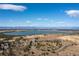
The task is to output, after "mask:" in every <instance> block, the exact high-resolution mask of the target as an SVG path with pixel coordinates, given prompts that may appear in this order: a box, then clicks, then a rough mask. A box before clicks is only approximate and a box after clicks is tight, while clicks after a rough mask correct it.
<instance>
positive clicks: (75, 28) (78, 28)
mask: <svg viewBox="0 0 79 59" xmlns="http://www.w3.org/2000/svg"><path fill="white" fill-rule="evenodd" d="M0 29H74V30H79V27H24V26H23V27H22V26H21V27H20V26H18V27H0Z"/></svg>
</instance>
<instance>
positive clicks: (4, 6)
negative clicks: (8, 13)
mask: <svg viewBox="0 0 79 59" xmlns="http://www.w3.org/2000/svg"><path fill="white" fill-rule="evenodd" d="M0 9H3V10H13V11H24V10H25V9H27V7H25V6H21V5H14V4H0Z"/></svg>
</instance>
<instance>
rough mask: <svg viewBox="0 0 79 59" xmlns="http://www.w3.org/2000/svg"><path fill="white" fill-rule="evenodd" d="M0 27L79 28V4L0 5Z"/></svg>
mask: <svg viewBox="0 0 79 59" xmlns="http://www.w3.org/2000/svg"><path fill="white" fill-rule="evenodd" d="M0 26H12V27H13V26H14V27H15V26H33V27H73V26H79V4H64V3H63V4H61V3H57V4H56V3H47V4H46V3H37V4H36V3H35V4H34V3H24V4H23V3H17V4H16V3H14V4H0Z"/></svg>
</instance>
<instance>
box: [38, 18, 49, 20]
mask: <svg viewBox="0 0 79 59" xmlns="http://www.w3.org/2000/svg"><path fill="white" fill-rule="evenodd" d="M37 20H48V18H37Z"/></svg>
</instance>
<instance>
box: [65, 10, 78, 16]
mask: <svg viewBox="0 0 79 59" xmlns="http://www.w3.org/2000/svg"><path fill="white" fill-rule="evenodd" d="M65 12H66V14H67V15H69V16H71V17H79V10H67V11H65Z"/></svg>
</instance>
